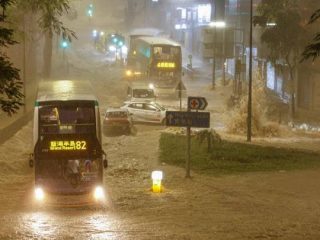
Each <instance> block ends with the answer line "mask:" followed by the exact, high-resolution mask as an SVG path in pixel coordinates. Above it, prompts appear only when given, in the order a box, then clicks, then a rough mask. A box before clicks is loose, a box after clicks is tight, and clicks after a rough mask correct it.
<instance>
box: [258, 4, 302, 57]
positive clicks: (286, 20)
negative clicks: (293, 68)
mask: <svg viewBox="0 0 320 240" xmlns="http://www.w3.org/2000/svg"><path fill="white" fill-rule="evenodd" d="M257 11H258V16H254V18H253V23H254V24H255V25H259V26H261V27H262V28H263V32H262V35H261V41H262V42H263V43H265V44H266V45H267V47H268V48H269V50H270V51H269V56H268V57H269V59H270V60H271V61H273V62H275V61H276V60H279V59H281V58H282V59H290V57H291V60H292V62H294V61H295V60H296V59H295V58H294V57H296V56H297V52H298V51H299V49H300V48H301V47H302V46H303V42H304V32H305V30H304V28H303V27H302V25H301V16H300V13H299V7H298V4H297V1H295V0H262V1H261V3H260V4H259V6H258V9H257Z"/></svg>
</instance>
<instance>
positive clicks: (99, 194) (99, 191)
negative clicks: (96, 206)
mask: <svg viewBox="0 0 320 240" xmlns="http://www.w3.org/2000/svg"><path fill="white" fill-rule="evenodd" d="M94 198H95V199H96V200H103V199H104V190H103V188H102V187H101V186H98V187H96V188H95V189H94Z"/></svg>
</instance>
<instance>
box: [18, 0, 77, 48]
mask: <svg viewBox="0 0 320 240" xmlns="http://www.w3.org/2000/svg"><path fill="white" fill-rule="evenodd" d="M20 6H21V7H22V8H23V9H26V10H30V11H32V12H34V13H38V14H39V17H38V24H39V27H40V28H41V29H42V31H43V33H48V34H49V35H50V36H51V37H52V36H53V34H57V35H58V36H62V37H63V38H64V39H68V40H69V41H70V42H71V41H72V38H76V34H75V32H74V31H72V30H71V29H69V28H67V27H65V26H64V24H63V22H62V21H61V20H60V18H61V16H62V15H63V14H67V13H68V12H69V10H70V1H69V0H20Z"/></svg>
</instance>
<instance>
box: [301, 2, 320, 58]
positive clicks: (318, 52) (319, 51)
mask: <svg viewBox="0 0 320 240" xmlns="http://www.w3.org/2000/svg"><path fill="white" fill-rule="evenodd" d="M319 18H320V8H319V9H318V10H316V11H315V12H314V13H313V14H312V16H311V17H310V20H309V24H312V23H314V22H315V21H317V20H318V19H319ZM319 56H320V32H318V33H316V35H315V36H314V38H313V39H312V42H311V43H310V44H308V45H307V46H306V47H305V49H304V51H303V53H302V60H301V61H305V60H307V59H310V58H311V59H312V61H314V60H315V59H316V58H318V57H319Z"/></svg>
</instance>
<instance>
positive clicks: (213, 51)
mask: <svg viewBox="0 0 320 240" xmlns="http://www.w3.org/2000/svg"><path fill="white" fill-rule="evenodd" d="M214 22H215V23H216V22H217V3H216V2H214ZM216 29H217V26H216V24H215V25H214V29H213V33H212V89H214V88H215V87H216V41H217V37H216Z"/></svg>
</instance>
